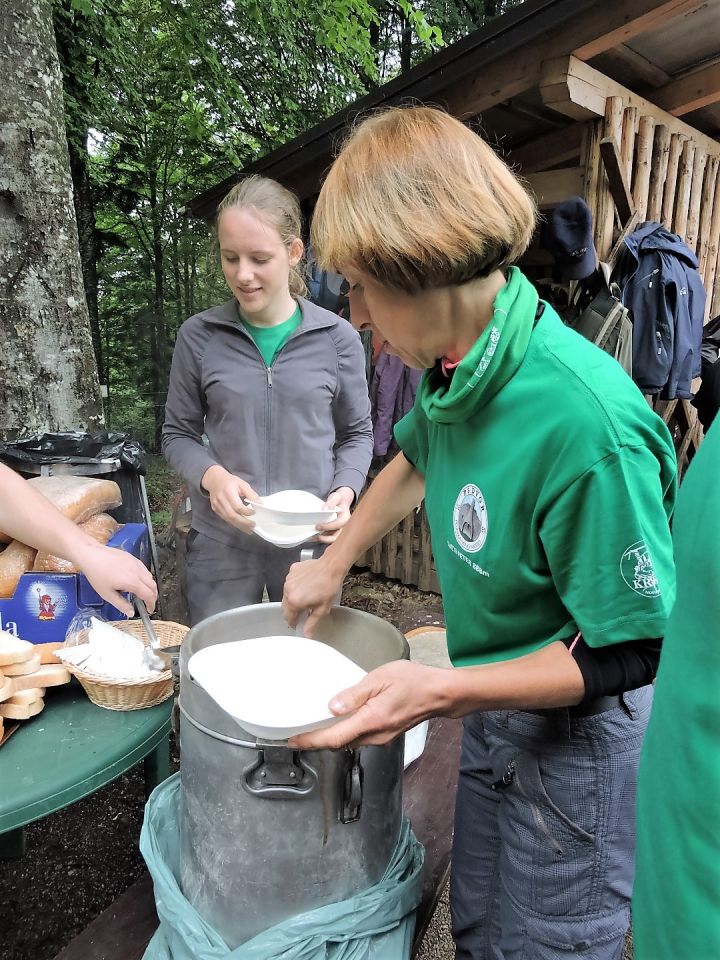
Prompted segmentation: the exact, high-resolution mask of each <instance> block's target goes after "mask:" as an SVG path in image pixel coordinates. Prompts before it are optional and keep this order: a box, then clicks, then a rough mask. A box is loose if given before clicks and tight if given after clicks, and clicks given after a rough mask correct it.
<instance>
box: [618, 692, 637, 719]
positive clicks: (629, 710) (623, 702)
mask: <svg viewBox="0 0 720 960" xmlns="http://www.w3.org/2000/svg"><path fill="white" fill-rule="evenodd" d="M628 692H629V691H628ZM620 706H621V707H622V708H623V710H624V711H625V713H626V714H627V715H628V716H629V717H630V719H631V720H637V718H638V711H637V707H636V706H635V705H634V704H633V702H632V701H631V700H630V699H629V698H628V694H627V693H621V694H620Z"/></svg>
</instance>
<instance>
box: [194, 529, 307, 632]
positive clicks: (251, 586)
mask: <svg viewBox="0 0 720 960" xmlns="http://www.w3.org/2000/svg"><path fill="white" fill-rule="evenodd" d="M248 539H249V538H248ZM253 540H254V542H253V543H252V544H251V545H249V546H250V547H251V549H247V550H242V549H240V548H238V547H231V546H228V545H227V544H225V543H220V542H219V541H218V540H213V539H212V538H210V537H208V536H206V535H205V534H203V533H198V531H196V530H191V531H190V533H189V534H188V543H187V559H186V577H187V583H186V590H187V601H188V607H189V610H190V625H191V626H194V625H195V624H196V623H199V622H200V621H201V620H205V619H206V617H211V616H212V615H213V614H214V613H221V612H222V611H224V610H232V609H233V608H234V607H244V606H246V605H247V604H251V603H260V602H261V601H262V598H263V590H264V589H265V588H267V592H268V598H269V599H270V600H271V601H273V602H274V601H279V600H282V594H283V586H284V584H285V578H286V577H287V575H288V571H289V570H290V567H291V566H292V565H293V563H297V561H298V560H299V559H300V552H301V550H303V549H305V548H306V547H308V546H309V547H311V548H313V549H314V552H315V556H320V555H321V553H322V551H323V550H324V545H323V544H318V543H314V544H303V545H301V546H299V547H291V548H288V549H285V548H284V547H276V546H273V544H271V543H266V542H265V541H263V540H260V539H259V538H257V537H254V538H253Z"/></svg>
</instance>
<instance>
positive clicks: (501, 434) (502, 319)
mask: <svg viewBox="0 0 720 960" xmlns="http://www.w3.org/2000/svg"><path fill="white" fill-rule="evenodd" d="M537 303H538V301H537V294H536V293H535V290H534V288H533V287H532V285H531V284H530V283H529V281H527V280H526V279H525V277H523V275H522V274H521V273H520V271H519V270H517V269H515V268H513V269H512V270H511V271H510V275H509V279H508V283H507V284H506V285H505V287H503V289H502V290H501V291H500V293H499V294H498V296H497V298H496V300H495V304H494V308H495V313H494V317H493V320H492V322H491V323H490V324H489V325H488V327H487V328H486V329H485V331H484V332H483V334H482V335H481V337H480V338H479V340H478V341H477V343H476V344H475V346H474V347H473V348H472V350H471V351H470V353H469V354H468V355H467V356H466V357H465V358H464V359H463V361H462V362H461V363H460V365H459V366H458V367H457V368H456V369H455V371H454V374H453V377H452V380H447V379H445V378H444V377H443V376H442V374H441V373H440V371H438V370H437V369H436V370H432V371H428V372H427V373H426V374H425V375H424V377H423V380H422V381H421V383H420V387H419V389H418V395H417V399H416V402H415V406H414V407H413V409H412V410H411V411H410V413H409V414H408V415H407V416H406V417H405V418H404V419H403V420H402V421H401V422H400V423H399V424H397V426H396V428H395V435H396V438H397V441H398V443H399V445H400V448H401V449H402V451H403V452H404V454H405V455H406V457H407V458H408V460H410V461H411V463H413V464H414V465H415V467H416V468H417V469H418V470H419V471H420V472H421V473H423V474H424V475H425V504H426V510H427V515H428V520H429V525H430V533H431V537H432V545H433V553H434V556H435V563H436V566H437V571H438V576H439V579H440V584H441V588H442V593H443V605H444V608H445V616H446V621H447V637H448V648H449V651H450V656H451V658H452V661H453V663H454V664H455V665H456V666H467V665H470V664H477V663H487V662H492V661H497V660H504V659H510V658H513V657H517V656H521V655H523V654H527V653H530V652H532V651H534V650H538V649H540V648H541V647H543V646H546V645H547V644H548V643H550V642H551V641H553V640H558V639H562V638H565V637H568V636H572V635H574V634H575V633H576V632H577V631H578V630H580V631H582V634H583V636H584V638H585V641H586V642H587V643H588V644H589V645H590V646H603V645H606V644H612V643H619V642H623V641H626V640H636V639H644V638H651V637H661V636H663V634H664V632H665V624H666V620H667V615H668V612H669V610H670V608H671V606H672V603H673V600H674V597H675V584H674V567H673V557H672V543H671V538H670V531H669V517H670V515H671V512H672V508H673V504H674V499H675V489H676V465H675V452H674V449H673V445H672V440H671V437H670V434H669V432H668V429H667V427H666V426H665V424H664V423H663V421H662V420H661V419H660V418H659V417H658V416H656V414H654V413H653V411H652V410H651V409H650V408H649V407H648V405H647V403H646V402H645V400H644V398H643V396H642V394H641V393H640V391H639V390H638V389H637V387H636V386H635V384H633V382H632V380H630V378H629V377H628V376H627V375H626V374H625V372H624V371H623V370H622V368H621V367H620V365H619V364H618V363H616V361H615V360H613V359H612V358H611V357H610V356H608V355H607V354H606V353H605V352H604V351H602V350H600V349H598V348H597V347H596V346H594V345H593V344H591V343H590V342H589V341H587V340H585V339H584V338H583V337H581V336H579V335H578V334H577V333H575V332H574V331H572V330H570V329H568V328H567V327H566V326H565V325H564V324H563V323H562V321H561V320H560V318H559V317H558V316H557V314H556V313H555V312H554V311H553V310H552V308H551V307H549V306H548V305H545V307H544V311H543V313H542V316H541V317H540V319H539V320H538V321H537V323H536V324H535V315H536V309H537Z"/></svg>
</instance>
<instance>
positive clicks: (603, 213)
mask: <svg viewBox="0 0 720 960" xmlns="http://www.w3.org/2000/svg"><path fill="white" fill-rule="evenodd" d="M622 123H623V103H622V100H621V99H620V97H608V99H607V102H606V104H605V129H604V137H612V138H613V139H614V140H615V142H616V143H618V144H620V143H621V139H622ZM599 149H600V148H599V145H598V164H599V174H598V187H599V197H598V216H597V223H596V229H595V236H596V238H597V240H596V244H595V246H596V248H597V254H598V257H599V258H600V259H601V260H602V259H604V258H605V257H607V255H608V254H609V252H610V249H611V247H612V242H613V227H614V225H615V204H614V203H613V199H612V195H611V193H610V186H609V183H608V178H607V175H606V173H605V168H604V166H603V165H602V164H601V163H600V155H599Z"/></svg>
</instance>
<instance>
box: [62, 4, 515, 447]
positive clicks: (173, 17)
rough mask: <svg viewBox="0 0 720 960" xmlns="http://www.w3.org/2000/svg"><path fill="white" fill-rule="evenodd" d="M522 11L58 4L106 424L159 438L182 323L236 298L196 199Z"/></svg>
mask: <svg viewBox="0 0 720 960" xmlns="http://www.w3.org/2000/svg"><path fill="white" fill-rule="evenodd" d="M513 5H514V4H513V2H499V0H447V2H442V0H416V2H415V3H414V4H412V5H411V4H410V3H408V2H406V0H397V2H392V0H387V2H383V0H323V2H322V3H317V2H311V0H264V2H262V0H260V2H256V0H54V2H53V22H54V32H55V39H56V44H57V52H58V57H59V60H60V65H61V70H62V80H63V100H64V109H65V129H66V132H67V141H68V150H69V155H70V169H71V175H72V185H73V196H74V204H75V213H76V217H77V223H78V235H79V245H80V256H81V263H82V273H83V284H84V288H85V295H86V299H87V305H88V311H89V316H90V326H91V331H92V346H93V350H94V355H95V362H96V365H97V370H98V375H99V381H100V383H101V384H102V385H103V386H104V387H105V390H104V391H103V392H105V391H106V393H107V396H106V399H105V401H104V407H105V419H106V424H107V425H108V426H109V427H111V428H112V429H120V430H125V431H127V432H129V433H130V434H131V435H132V436H134V437H136V438H137V439H139V440H141V441H142V442H143V444H145V446H146V447H147V448H148V449H149V450H156V449H157V447H158V440H159V433H160V428H161V426H162V421H163V413H164V404H165V397H166V393H167V382H168V375H169V369H170V360H171V357H172V349H173V344H174V340H175V335H176V332H177V329H178V327H179V326H180V324H181V323H182V322H183V320H185V318H186V317H188V316H190V315H192V314H193V313H196V312H198V311H200V310H203V309H205V308H206V307H208V306H210V305H212V304H213V303H218V302H221V301H222V300H224V299H226V298H227V296H228V294H227V291H226V288H225V287H224V282H223V280H222V274H221V272H220V270H219V266H218V263H217V261H216V258H215V256H214V255H213V254H212V251H211V243H210V238H209V231H208V225H207V224H205V223H203V222H201V221H197V220H194V219H190V218H188V217H187V216H186V215H185V213H184V205H185V203H186V202H187V200H188V199H190V198H191V197H193V196H195V195H196V194H198V193H200V192H202V191H203V190H205V189H206V188H208V187H210V186H213V185H214V184H216V183H218V182H219V181H221V180H224V179H225V178H226V177H228V176H230V175H232V174H233V173H234V172H236V171H238V170H240V169H242V168H243V167H244V166H245V165H247V164H248V163H250V162H251V161H252V160H254V159H256V158H257V157H260V156H262V155H264V154H266V153H268V152H269V151H271V150H272V149H274V148H276V147H278V146H279V145H281V144H283V143H285V142H287V141H289V140H291V139H292V138H293V137H295V136H297V135H298V134H300V133H302V132H303V131H305V130H307V129H309V128H310V127H312V126H313V125H314V124H315V123H317V122H319V121H320V120H322V119H324V118H326V117H328V116H330V115H331V114H333V113H335V112H336V111H337V110H339V109H341V108H342V107H343V106H345V105H346V104H348V103H350V102H351V101H353V100H354V99H356V98H357V97H359V96H362V95H363V94H365V93H368V92H370V91H371V90H372V89H373V88H374V87H376V86H377V85H379V84H382V83H385V82H387V81H388V80H390V79H392V78H394V77H396V76H397V75H398V74H400V73H401V72H405V71H407V70H409V69H411V67H413V66H415V65H416V64H417V63H419V62H420V61H421V60H422V59H424V58H425V57H427V56H428V55H430V54H431V53H432V52H434V51H435V50H437V49H438V48H439V47H440V46H442V45H446V44H448V43H452V42H454V41H455V40H458V39H460V38H461V37H463V36H464V35H465V34H467V33H468V32H470V31H472V30H474V29H476V28H477V27H479V26H481V25H482V24H483V23H484V22H486V21H487V20H488V19H490V18H493V17H495V16H497V15H498V14H500V13H502V12H504V11H505V10H506V9H507V8H508V7H510V6H513Z"/></svg>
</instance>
